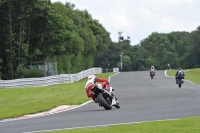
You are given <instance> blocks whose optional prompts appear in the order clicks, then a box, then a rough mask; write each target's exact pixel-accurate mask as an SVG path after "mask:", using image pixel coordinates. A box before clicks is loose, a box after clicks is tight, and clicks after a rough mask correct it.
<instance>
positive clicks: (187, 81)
mask: <svg viewBox="0 0 200 133" xmlns="http://www.w3.org/2000/svg"><path fill="white" fill-rule="evenodd" d="M188 71H190V70H189V69H188V70H186V71H184V72H188ZM165 76H167V77H173V78H174V76H168V75H167V70H165ZM184 81H187V82H190V83H191V84H194V85H198V84H195V83H193V82H192V81H189V80H184ZM198 86H200V85H198Z"/></svg>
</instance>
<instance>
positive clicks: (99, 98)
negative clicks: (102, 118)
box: [97, 93, 112, 110]
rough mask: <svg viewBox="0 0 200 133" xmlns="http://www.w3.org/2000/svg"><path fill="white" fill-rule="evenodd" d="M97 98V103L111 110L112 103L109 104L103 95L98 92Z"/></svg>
mask: <svg viewBox="0 0 200 133" xmlns="http://www.w3.org/2000/svg"><path fill="white" fill-rule="evenodd" d="M97 99H98V101H99V103H100V104H101V105H102V106H103V107H104V108H105V109H106V110H111V109H112V105H111V104H109V103H108V102H107V101H106V99H105V98H104V97H103V95H102V93H99V94H98V95H97Z"/></svg>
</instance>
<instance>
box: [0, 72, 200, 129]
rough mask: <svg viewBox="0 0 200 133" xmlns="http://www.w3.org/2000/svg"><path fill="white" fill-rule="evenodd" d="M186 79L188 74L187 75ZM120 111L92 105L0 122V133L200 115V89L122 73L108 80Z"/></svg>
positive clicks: (161, 78) (146, 74) (158, 77)
mask: <svg viewBox="0 0 200 133" xmlns="http://www.w3.org/2000/svg"><path fill="white" fill-rule="evenodd" d="M186 76H187V75H186ZM111 85H112V86H113V88H115V94H116V96H117V97H118V98H119V102H120V105H121V108H120V109H116V108H115V107H113V109H112V110H109V111H107V110H105V109H104V108H101V107H99V106H98V105H97V104H95V103H94V102H90V103H88V104H86V105H84V106H81V107H79V108H76V109H73V110H68V111H65V112H62V113H57V114H53V115H47V116H42V117H37V118H31V119H26V120H16V121H8V122H0V132H1V133H25V132H36V131H44V130H55V129H68V128H75V127H85V126H97V125H109V124H118V123H131V122H141V121H152V120H165V119H176V118H182V117H191V116H200V104H199V103H200V87H199V86H198V85H194V84H192V83H190V82H188V81H185V83H184V84H183V86H182V87H181V88H179V87H178V85H177V84H175V79H174V78H172V77H167V76H165V72H164V71H157V72H156V76H155V77H154V79H151V78H150V76H149V72H148V71H141V72H140V71H138V72H122V73H119V74H117V75H115V76H113V77H111Z"/></svg>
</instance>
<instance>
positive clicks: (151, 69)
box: [149, 66, 156, 76]
mask: <svg viewBox="0 0 200 133" xmlns="http://www.w3.org/2000/svg"><path fill="white" fill-rule="evenodd" d="M149 70H150V76H151V72H154V76H155V73H156V69H155V67H154V66H151V68H150V69H149Z"/></svg>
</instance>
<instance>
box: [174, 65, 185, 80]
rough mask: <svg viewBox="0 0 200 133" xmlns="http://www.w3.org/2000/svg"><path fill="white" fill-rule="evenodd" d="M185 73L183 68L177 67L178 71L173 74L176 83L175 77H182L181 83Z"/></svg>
mask: <svg viewBox="0 0 200 133" xmlns="http://www.w3.org/2000/svg"><path fill="white" fill-rule="evenodd" d="M184 76H185V73H184V72H183V70H182V69H181V68H178V71H177V72H176V74H175V79H176V83H177V79H178V78H181V79H182V83H183V79H185V77H184Z"/></svg>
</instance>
